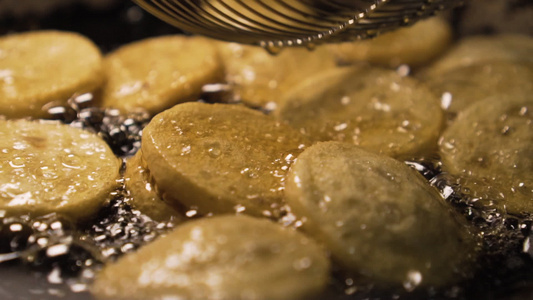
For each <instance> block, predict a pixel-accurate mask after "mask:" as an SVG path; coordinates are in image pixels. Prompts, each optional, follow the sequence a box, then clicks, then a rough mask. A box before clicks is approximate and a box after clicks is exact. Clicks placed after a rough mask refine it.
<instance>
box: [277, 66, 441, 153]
mask: <svg viewBox="0 0 533 300" xmlns="http://www.w3.org/2000/svg"><path fill="white" fill-rule="evenodd" d="M278 116H279V118H281V119H282V120H284V121H286V122H288V123H289V124H290V125H292V126H293V127H295V128H299V129H301V131H302V132H305V133H306V134H307V135H309V136H310V137H311V138H312V139H314V140H316V141H328V140H335V141H345V142H349V143H354V144H356V145H359V146H361V147H362V148H365V149H367V150H370V151H374V152H378V153H382V154H385V155H388V156H393V157H401V158H404V157H411V156H417V155H424V154H427V153H431V152H432V151H433V149H432V148H436V146H437V139H438V136H439V133H440V129H441V126H442V122H443V112H442V110H441V108H440V106H439V103H438V100H437V99H436V98H435V96H434V95H433V94H432V93H431V91H429V90H428V89H427V88H426V87H425V86H423V85H422V84H420V83H419V82H417V81H415V80H413V79H411V78H406V77H401V76H400V75H398V74H397V73H396V72H393V71H390V70H384V69H378V68H373V67H366V66H355V67H350V68H342V69H336V70H331V71H329V72H324V73H322V74H320V75H318V76H315V77H313V78H310V79H308V80H307V81H304V82H302V83H301V84H300V85H298V86H296V87H294V88H293V89H292V90H291V91H290V92H289V93H287V95H286V96H285V98H284V100H283V101H282V105H281V107H280V109H279V111H278Z"/></svg>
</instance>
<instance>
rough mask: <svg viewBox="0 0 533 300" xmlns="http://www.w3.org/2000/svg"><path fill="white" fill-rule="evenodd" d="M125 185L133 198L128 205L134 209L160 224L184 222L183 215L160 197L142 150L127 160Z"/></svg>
mask: <svg viewBox="0 0 533 300" xmlns="http://www.w3.org/2000/svg"><path fill="white" fill-rule="evenodd" d="M124 183H125V185H126V189H127V190H128V191H129V192H130V196H131V198H130V199H129V201H128V203H129V204H130V205H131V206H132V207H133V209H136V210H139V211H140V212H141V213H143V214H145V215H147V216H148V217H150V218H151V219H153V220H155V221H158V222H163V221H169V220H170V221H172V222H179V221H180V220H182V218H183V216H182V215H181V213H180V212H179V211H178V210H176V209H175V208H174V207H172V206H171V205H169V204H167V203H166V202H164V201H163V200H162V199H161V197H160V196H159V195H158V193H157V189H156V186H155V184H152V183H151V182H150V170H148V169H147V168H146V163H145V162H143V158H142V151H141V150H139V151H138V152H137V153H136V154H135V155H134V156H133V157H130V158H129V159H128V160H127V162H126V170H125V171H124Z"/></svg>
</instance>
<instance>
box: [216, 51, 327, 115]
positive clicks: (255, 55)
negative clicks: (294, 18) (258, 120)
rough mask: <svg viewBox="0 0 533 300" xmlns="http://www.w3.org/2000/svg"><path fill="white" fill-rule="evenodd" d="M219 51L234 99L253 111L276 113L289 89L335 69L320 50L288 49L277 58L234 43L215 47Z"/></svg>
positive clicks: (325, 52)
mask: <svg viewBox="0 0 533 300" xmlns="http://www.w3.org/2000/svg"><path fill="white" fill-rule="evenodd" d="M218 49H219V51H220V53H221V55H222V57H223V58H224V64H225V66H226V80H227V81H228V82H229V83H230V84H232V85H233V86H234V92H235V94H236V97H237V98H238V99H240V100H242V101H243V102H244V103H245V104H247V105H250V106H253V107H267V108H270V109H275V107H276V105H277V104H278V103H279V101H280V98H281V97H282V96H283V95H284V94H285V93H286V92H287V90H288V89H290V88H291V87H292V86H294V85H295V84H297V83H298V82H300V81H301V80H303V79H305V78H307V77H309V76H312V75H314V74H318V73H321V72H323V71H324V70H326V69H331V68H334V67H335V65H336V64H335V60H334V58H333V55H331V54H330V53H329V52H328V51H327V50H326V49H325V48H323V47H318V48H317V49H315V50H314V51H310V50H308V49H305V48H287V49H283V51H281V52H280V53H279V54H278V55H276V56H273V55H271V54H269V53H268V52H267V51H266V50H265V49H262V48H260V47H255V46H246V45H240V44H235V43H218Z"/></svg>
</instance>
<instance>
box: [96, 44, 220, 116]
mask: <svg viewBox="0 0 533 300" xmlns="http://www.w3.org/2000/svg"><path fill="white" fill-rule="evenodd" d="M104 67H105V72H106V77H107V83H106V85H105V87H104V93H103V105H104V106H105V107H114V108H118V109H120V110H121V111H122V112H128V111H132V110H136V109H143V110H146V111H148V112H149V113H150V114H152V115H155V114H157V113H159V112H161V111H163V110H165V109H167V108H169V107H172V106H173V105H175V104H177V103H181V102H185V101H190V100H196V98H197V97H198V96H199V95H200V93H201V91H202V86H203V85H205V84H208V83H214V82H219V81H222V80H223V71H222V65H221V63H220V59H219V57H218V54H217V52H216V50H215V48H214V47H213V44H212V43H211V42H210V41H209V40H207V39H204V38H199V37H186V36H165V37H157V38H151V39H147V40H143V41H140V42H136V43H132V44H129V45H126V46H123V47H121V48H119V49H118V50H116V51H115V52H113V53H111V54H109V55H108V56H107V57H106V58H105V60H104Z"/></svg>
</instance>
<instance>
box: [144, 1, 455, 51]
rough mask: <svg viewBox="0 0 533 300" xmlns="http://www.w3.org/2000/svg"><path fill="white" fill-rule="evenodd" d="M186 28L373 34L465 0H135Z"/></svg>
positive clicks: (239, 36) (299, 38)
mask: <svg viewBox="0 0 533 300" xmlns="http://www.w3.org/2000/svg"><path fill="white" fill-rule="evenodd" d="M134 1H135V2H136V3H138V4H139V5H140V6H141V7H143V8H145V9H146V10H148V11H149V12H151V13H152V14H154V15H156V16H157V17H159V18H161V19H162V20H164V21H166V22H168V23H170V24H172V25H174V26H176V27H178V28H181V29H183V30H185V31H188V32H191V33H196V34H201V35H205V36H209V37H213V38H216V39H221V40H226V41H234V42H239V43H245V44H257V45H261V46H271V47H274V46H279V47H281V46H293V45H306V44H317V43H322V42H339V41H346V40H353V39H363V38H369V37H373V36H375V35H377V34H379V33H381V32H384V31H388V30H391V29H394V28H397V27H399V26H403V25H408V24H411V23H413V22H416V21H417V20H419V19H422V18H425V17H427V16H430V15H432V14H434V13H435V11H437V10H444V9H447V8H450V7H453V6H456V5H459V4H462V2H463V1H464V0H134Z"/></svg>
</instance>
